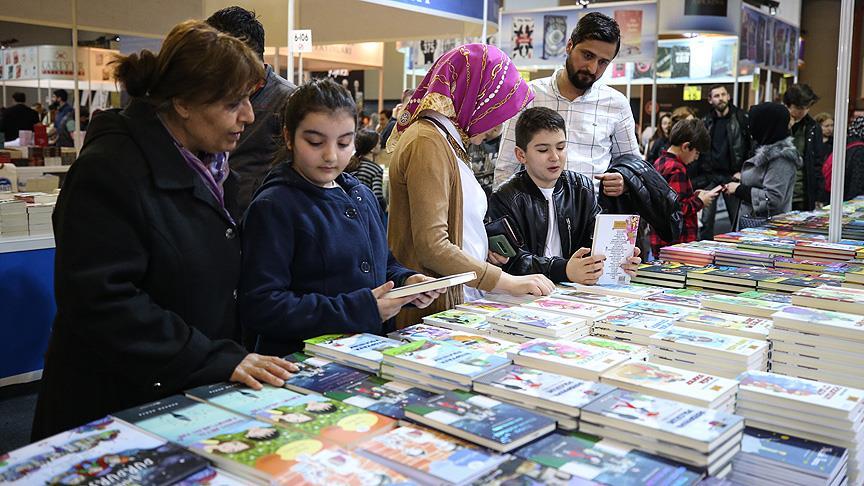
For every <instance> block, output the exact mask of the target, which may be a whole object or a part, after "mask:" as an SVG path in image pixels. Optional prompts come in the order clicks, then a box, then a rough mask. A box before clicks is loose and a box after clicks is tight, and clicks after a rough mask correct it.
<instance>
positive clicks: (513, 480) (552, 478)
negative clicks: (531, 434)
mask: <svg viewBox="0 0 864 486" xmlns="http://www.w3.org/2000/svg"><path fill="white" fill-rule="evenodd" d="M474 486H601V484H600V483H595V482H594V481H591V480H589V479H583V478H580V477H578V476H574V475H572V474H570V473H566V472H564V471H561V470H559V469H557V468H554V467H548V466H542V465H540V464H537V463H536V462H534V461H528V460H525V459H522V458H519V457H513V458H511V459H509V460H508V461H506V462H504V463H503V464H501V465H499V466H498V469H496V470H495V472H494V473H492V474H490V475H488V476H486V477H484V478H483V479H480V480H478V481H475V482H474Z"/></svg>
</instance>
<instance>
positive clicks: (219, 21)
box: [207, 6, 264, 60]
mask: <svg viewBox="0 0 864 486" xmlns="http://www.w3.org/2000/svg"><path fill="white" fill-rule="evenodd" d="M207 24H208V25H210V27H213V28H214V29H216V30H218V31H221V32H224V33H226V34H228V35H231V36H233V37H236V38H238V39H240V40H242V41H243V42H245V43H246V45H247V46H249V48H250V49H252V50H253V51H254V52H255V54H258V57H260V58H261V60H264V26H263V25H261V21H259V20H258V18H257V17H256V15H255V12H251V11H249V10H246V9H245V8H242V7H237V6H234V7H228V8H223V9H222V10H219V11H218V12H216V13H214V14H213V15H211V16H210V18H208V19H207Z"/></svg>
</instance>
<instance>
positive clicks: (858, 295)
mask: <svg viewBox="0 0 864 486" xmlns="http://www.w3.org/2000/svg"><path fill="white" fill-rule="evenodd" d="M794 295H795V296H800V297H809V298H812V299H820V300H830V301H836V302H842V303H846V304H855V305H861V306H864V290H860V289H851V288H846V287H831V286H825V285H823V286H820V287H816V288H815V289H810V288H807V289H801V290H798V291H796V292H795V294H794ZM794 301H795V297H793V302H794ZM861 309H864V307H861ZM862 312H864V311H862Z"/></svg>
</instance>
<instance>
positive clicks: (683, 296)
mask: <svg viewBox="0 0 864 486" xmlns="http://www.w3.org/2000/svg"><path fill="white" fill-rule="evenodd" d="M711 295H714V294H712V293H711V292H702V291H699V290H690V289H670V290H668V291H666V292H663V293H662V294H654V295H651V296H648V297H646V298H645V300H648V301H651V302H657V303H659V304H666V305H671V306H683V307H692V308H696V309H698V308H699V307H702V299H703V298H706V297H708V296H711Z"/></svg>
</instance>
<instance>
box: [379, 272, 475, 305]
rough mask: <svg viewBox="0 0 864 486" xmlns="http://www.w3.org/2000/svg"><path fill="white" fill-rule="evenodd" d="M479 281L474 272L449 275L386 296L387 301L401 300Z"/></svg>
mask: <svg viewBox="0 0 864 486" xmlns="http://www.w3.org/2000/svg"><path fill="white" fill-rule="evenodd" d="M476 279H477V274H476V273H474V272H465V273H458V274H456V275H448V276H446V277H439V278H435V279H432V280H426V281H425V282H418V283H414V284H410V285H403V286H402V287H397V288H395V289H393V290H391V291H390V292H387V293H386V294H384V297H383V298H385V299H399V298H402V297H408V296H411V295H417V294H422V293H424V292H432V291H433V290H439V289H446V288H447V287H452V286H454V285H460V284H464V283H466V282H470V281H472V280H476Z"/></svg>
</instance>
